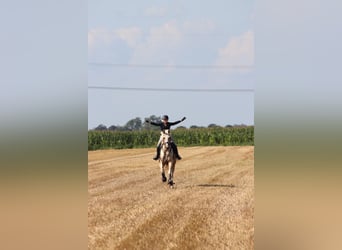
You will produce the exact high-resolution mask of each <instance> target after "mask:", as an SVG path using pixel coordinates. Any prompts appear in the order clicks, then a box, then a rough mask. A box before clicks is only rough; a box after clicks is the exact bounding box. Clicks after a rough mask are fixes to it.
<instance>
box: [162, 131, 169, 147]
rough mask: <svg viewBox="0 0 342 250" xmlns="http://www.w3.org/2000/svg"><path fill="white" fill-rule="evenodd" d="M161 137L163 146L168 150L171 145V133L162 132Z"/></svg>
mask: <svg viewBox="0 0 342 250" xmlns="http://www.w3.org/2000/svg"><path fill="white" fill-rule="evenodd" d="M161 137H162V145H163V146H165V147H166V148H168V147H169V145H170V143H171V135H170V134H169V133H164V132H161Z"/></svg>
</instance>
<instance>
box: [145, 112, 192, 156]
mask: <svg viewBox="0 0 342 250" xmlns="http://www.w3.org/2000/svg"><path fill="white" fill-rule="evenodd" d="M185 119H186V117H183V118H182V120H179V121H176V122H169V117H168V116H167V115H164V116H163V118H162V122H152V121H149V120H147V119H145V122H147V123H150V124H152V125H155V126H159V127H160V130H161V131H164V130H166V129H169V130H170V128H171V126H172V125H176V124H178V123H180V122H182V121H184V120H185ZM171 146H172V148H173V150H174V152H175V154H176V157H177V159H178V160H181V159H182V158H181V157H180V156H179V154H178V149H177V145H176V144H175V143H174V142H173V141H172V143H171ZM160 149H161V139H159V141H158V145H157V155H156V156H155V157H154V158H153V160H158V159H159V156H160Z"/></svg>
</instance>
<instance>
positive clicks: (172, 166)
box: [168, 161, 175, 185]
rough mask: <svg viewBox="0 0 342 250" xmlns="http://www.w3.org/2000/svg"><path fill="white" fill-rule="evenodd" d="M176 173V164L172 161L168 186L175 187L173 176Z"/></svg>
mask: <svg viewBox="0 0 342 250" xmlns="http://www.w3.org/2000/svg"><path fill="white" fill-rule="evenodd" d="M174 172H175V164H174V163H173V162H172V161H170V162H169V173H168V176H169V180H168V184H169V185H173V174H174Z"/></svg>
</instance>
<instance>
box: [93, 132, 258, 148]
mask: <svg viewBox="0 0 342 250" xmlns="http://www.w3.org/2000/svg"><path fill="white" fill-rule="evenodd" d="M171 134H172V138H173V140H174V141H175V142H176V144H177V145H178V146H181V147H186V146H219V145H221V146H242V145H254V127H253V126H249V127H231V128H223V127H218V128H191V129H184V128H182V129H175V130H172V132H171ZM159 136H160V132H159V131H155V130H141V131H88V150H97V149H108V148H113V149H123V148H148V147H155V146H156V144H157V142H158V140H159Z"/></svg>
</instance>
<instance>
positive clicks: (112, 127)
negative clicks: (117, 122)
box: [108, 125, 118, 131]
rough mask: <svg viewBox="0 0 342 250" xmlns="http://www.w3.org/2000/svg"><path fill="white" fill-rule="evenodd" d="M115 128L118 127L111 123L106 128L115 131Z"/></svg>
mask: <svg viewBox="0 0 342 250" xmlns="http://www.w3.org/2000/svg"><path fill="white" fill-rule="evenodd" d="M117 128H118V127H117V126H114V125H112V126H110V127H109V128H108V130H111V131H115V130H117Z"/></svg>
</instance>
